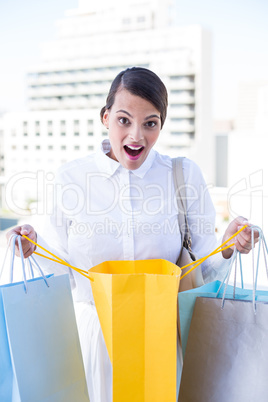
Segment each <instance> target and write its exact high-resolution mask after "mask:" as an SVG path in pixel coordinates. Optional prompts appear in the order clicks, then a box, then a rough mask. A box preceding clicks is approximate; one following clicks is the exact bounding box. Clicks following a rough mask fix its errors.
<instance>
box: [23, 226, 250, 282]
mask: <svg viewBox="0 0 268 402" xmlns="http://www.w3.org/2000/svg"><path fill="white" fill-rule="evenodd" d="M246 227H247V225H245V226H243V227H242V228H241V229H239V230H238V231H237V232H236V233H235V234H233V235H232V236H231V237H230V238H229V239H228V240H226V241H225V242H224V243H222V244H221V245H220V246H219V247H217V248H216V249H215V250H214V251H212V252H211V253H210V254H208V255H207V256H205V257H202V258H200V259H199V260H196V261H193V262H191V263H190V264H187V265H185V266H184V267H180V268H181V269H184V268H187V267H189V266H190V265H194V266H193V267H192V268H191V269H189V271H187V272H186V273H185V274H183V275H182V276H181V277H180V279H183V278H184V277H185V276H186V275H188V274H189V273H190V272H192V271H193V270H194V269H195V268H197V267H198V266H199V265H200V264H202V262H204V261H205V260H206V259H207V258H209V257H211V256H212V255H214V254H217V253H220V252H221V251H223V250H226V249H227V248H230V247H232V246H234V243H232V244H230V245H229V246H226V247H224V246H225V245H226V244H227V243H228V242H229V241H230V240H232V239H233V238H234V237H235V236H237V235H238V234H239V233H240V232H242V230H244V229H245V228H246ZM22 237H25V239H27V240H28V241H29V242H31V243H33V244H35V245H36V246H37V247H39V248H41V249H42V250H44V251H45V252H46V253H48V254H50V255H52V257H54V258H51V257H48V256H46V255H44V254H41V253H37V252H36V251H34V254H36V255H39V256H40V257H44V258H47V259H48V260H51V261H54V262H57V263H59V264H62V265H65V266H67V267H69V268H71V269H73V270H75V271H77V272H79V274H81V275H83V276H85V277H86V278H88V279H89V280H90V281H92V282H94V279H93V278H92V277H91V276H89V274H88V272H87V271H84V270H83V269H80V268H77V267H74V266H73V265H70V264H68V262H66V261H64V260H63V259H62V258H60V257H57V256H56V255H55V254H53V253H51V252H50V251H48V250H46V249H45V248H44V247H42V246H40V245H39V244H37V243H36V242H35V241H33V240H31V239H30V238H29V237H27V236H26V235H22ZM173 274H174V272H172V275H173Z"/></svg>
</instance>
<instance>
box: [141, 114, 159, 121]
mask: <svg viewBox="0 0 268 402" xmlns="http://www.w3.org/2000/svg"><path fill="white" fill-rule="evenodd" d="M153 117H157V118H158V119H159V120H160V116H157V114H151V115H150V116H148V117H145V119H144V120H149V119H152V118H153Z"/></svg>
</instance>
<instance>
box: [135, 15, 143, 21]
mask: <svg viewBox="0 0 268 402" xmlns="http://www.w3.org/2000/svg"><path fill="white" fill-rule="evenodd" d="M137 21H138V22H144V21H145V17H144V16H143V15H140V16H139V17H138V18H137Z"/></svg>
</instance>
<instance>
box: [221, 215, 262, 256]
mask: <svg viewBox="0 0 268 402" xmlns="http://www.w3.org/2000/svg"><path fill="white" fill-rule="evenodd" d="M245 225H248V226H249V227H247V228H245V229H244V230H242V232H240V233H239V234H238V235H237V236H236V237H235V238H234V239H233V240H231V243H235V246H232V247H230V248H228V249H226V250H224V251H222V255H223V257H224V258H226V259H228V258H230V257H231V256H232V254H233V251H234V248H235V247H236V248H237V250H238V251H239V252H240V253H242V254H248V253H249V252H250V250H251V248H252V247H251V229H250V226H251V225H250V223H249V222H248V221H247V220H246V219H245V218H243V217H242V216H239V217H238V218H236V219H234V220H233V221H232V222H231V223H230V224H229V226H228V228H227V229H226V231H225V233H224V236H223V239H222V240H223V242H224V241H226V240H227V239H229V237H231V236H232V235H233V234H235V233H236V232H237V231H238V230H239V229H241V228H242V227H243V226H245ZM258 240H259V232H257V231H254V245H255V244H256V243H257V242H258Z"/></svg>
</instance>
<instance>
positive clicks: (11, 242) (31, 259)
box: [0, 235, 49, 293]
mask: <svg viewBox="0 0 268 402" xmlns="http://www.w3.org/2000/svg"><path fill="white" fill-rule="evenodd" d="M16 240H18V246H19V251H20V258H21V266H22V273H23V282H24V289H25V293H27V292H28V285H27V279H26V272H25V263H24V256H23V250H22V244H21V236H20V235H12V236H11V237H10V239H9V242H8V245H7V250H6V254H5V257H4V261H3V265H2V268H1V272H0V278H1V275H2V273H3V269H4V265H5V261H6V258H7V253H8V250H9V246H10V249H11V256H10V283H13V272H14V259H15V247H16ZM32 263H33V264H34V265H35V266H36V267H37V269H38V271H39V272H40V275H41V276H42V278H43V279H44V281H45V283H46V285H47V287H49V284H48V281H47V278H46V277H45V275H44V273H43V271H42V269H41V267H40V266H39V264H38V263H37V261H36V260H35V259H34V257H33V256H30V257H28V264H29V268H30V276H31V277H32V279H33V278H34V273H33V267H32Z"/></svg>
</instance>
